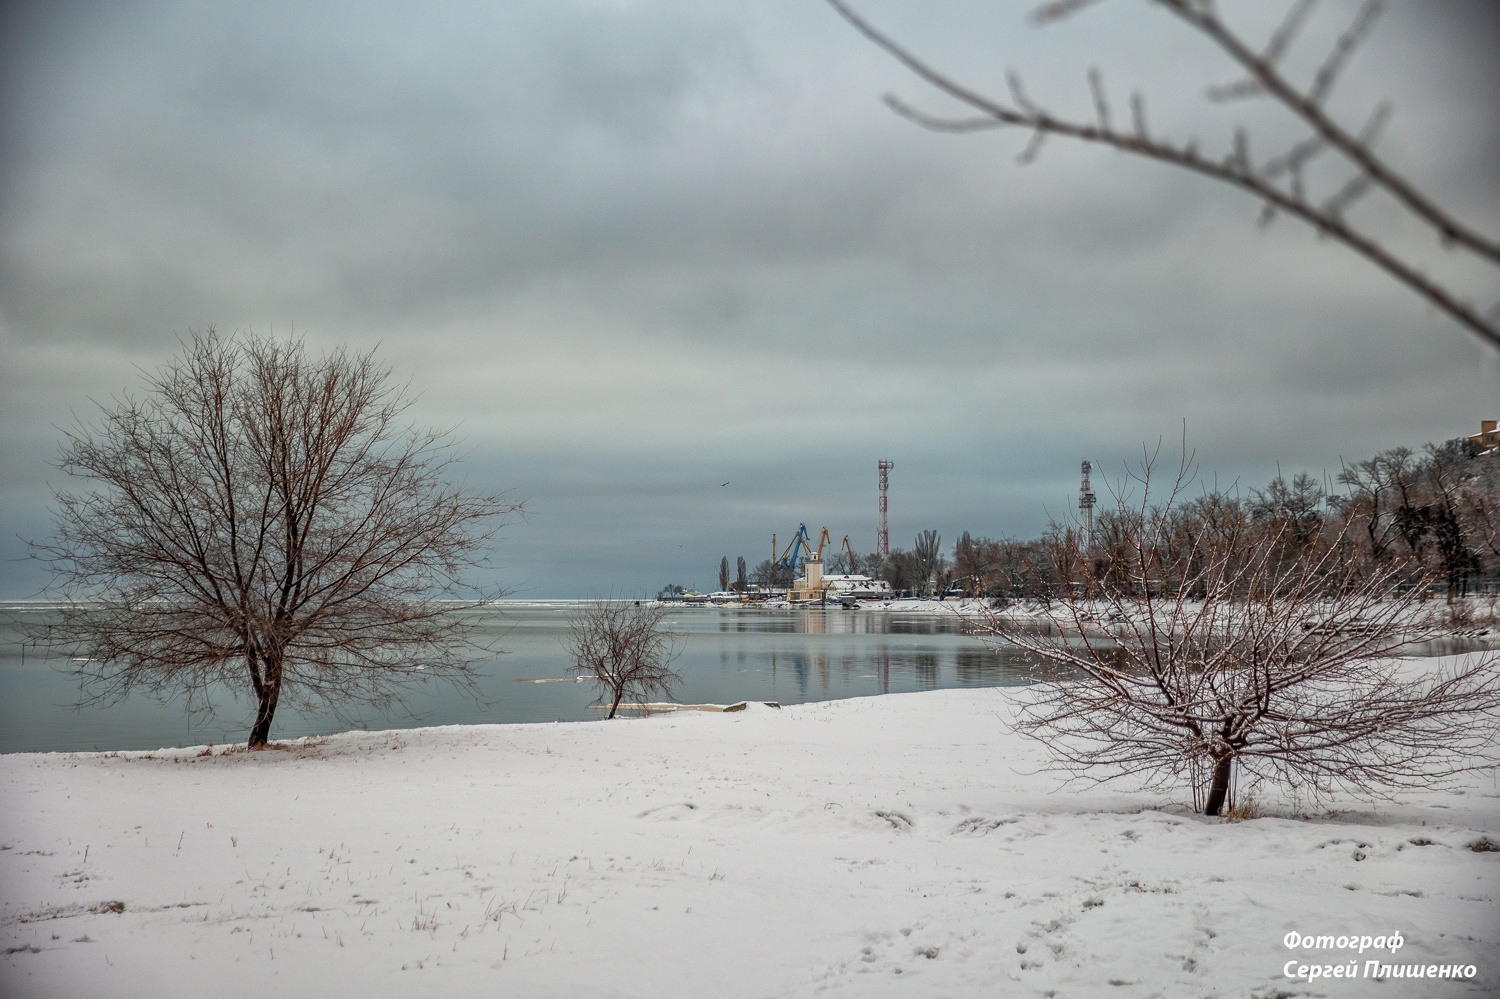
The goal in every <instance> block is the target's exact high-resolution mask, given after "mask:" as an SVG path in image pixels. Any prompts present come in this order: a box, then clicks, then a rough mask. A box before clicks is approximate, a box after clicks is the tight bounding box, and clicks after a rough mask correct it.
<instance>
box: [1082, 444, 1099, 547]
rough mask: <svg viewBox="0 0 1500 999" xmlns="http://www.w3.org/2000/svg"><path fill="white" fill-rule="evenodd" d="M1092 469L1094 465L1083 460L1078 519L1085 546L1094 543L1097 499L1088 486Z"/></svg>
mask: <svg viewBox="0 0 1500 999" xmlns="http://www.w3.org/2000/svg"><path fill="white" fill-rule="evenodd" d="M1093 468H1094V463H1093V462H1091V461H1089V460H1088V459H1087V458H1085V459H1084V460H1083V485H1081V486H1079V487H1078V519H1079V521H1080V523H1081V525H1082V527H1083V530H1082V532H1081V534H1082V540H1083V543H1084V545H1085V546H1088V545H1092V544H1093V543H1094V503H1095V502H1096V501H1097V500H1098V499H1099V497H1097V496H1095V495H1094V490H1093V488H1092V487H1091V486H1090V485H1089V472H1091V471H1093Z"/></svg>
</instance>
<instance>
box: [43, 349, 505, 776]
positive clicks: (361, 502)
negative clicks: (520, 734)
mask: <svg viewBox="0 0 1500 999" xmlns="http://www.w3.org/2000/svg"><path fill="white" fill-rule="evenodd" d="M146 390H147V391H146V392H145V394H144V395H143V396H141V397H140V398H135V397H131V396H126V397H124V398H122V399H118V400H116V401H115V402H113V403H112V404H110V405H105V406H101V407H100V413H99V420H98V423H97V424H96V425H94V426H79V427H78V428H77V429H74V430H72V431H69V432H67V435H66V439H65V441H64V443H63V445H62V448H61V456H60V460H59V462H58V465H59V467H60V468H61V469H62V470H63V471H64V472H66V473H67V474H68V475H69V476H70V477H72V478H73V479H75V480H77V481H79V482H81V483H83V484H84V485H85V486H86V487H87V488H86V489H84V490H83V491H78V492H68V491H59V492H57V493H56V497H55V500H56V513H55V522H56V523H55V531H54V535H53V537H52V538H51V539H50V540H48V541H46V542H39V543H35V544H34V545H33V546H32V550H33V555H34V556H35V557H37V558H40V559H42V560H43V561H45V562H47V563H48V564H49V565H50V566H51V568H52V569H53V571H54V573H55V580H54V583H53V590H54V591H55V592H58V593H60V594H61V596H62V598H63V600H64V607H65V611H64V615H63V618H62V620H61V623H60V624H54V625H52V626H50V627H49V629H48V632H47V634H46V635H45V636H42V637H43V638H44V640H45V641H47V642H49V643H50V644H52V645H53V646H60V647H63V648H65V649H67V650H68V651H69V653H70V654H71V655H72V656H74V657H75V659H76V661H77V662H78V663H79V668H78V672H79V674H80V676H81V678H82V680H83V682H84V689H85V691H86V692H87V693H88V694H89V695H90V696H91V697H93V698H97V699H103V700H114V699H118V698H123V697H124V696H126V695H128V694H130V693H132V692H135V691H145V692H149V693H152V694H155V695H158V696H163V697H170V696H173V695H178V694H186V695H187V699H188V703H189V708H190V709H191V708H193V707H194V706H198V707H201V706H203V705H205V704H206V703H207V696H208V694H209V692H210V690H211V689H212V688H214V687H216V686H219V685H223V686H227V687H230V688H233V689H236V690H244V689H246V688H248V690H249V691H250V693H252V694H253V696H254V699H255V703H256V711H255V717H254V720H253V722H252V724H251V726H250V734H249V739H248V744H249V746H250V747H251V748H258V747H262V746H264V745H266V743H267V740H268V739H269V738H270V733H271V724H272V720H273V718H274V716H275V713H276V708H277V705H278V704H279V703H280V702H281V700H282V699H283V698H290V699H292V700H294V701H297V702H324V703H329V704H332V705H335V706H336V705H338V704H340V703H342V702H345V701H349V700H359V701H364V702H371V703H374V704H375V705H377V706H388V705H390V704H391V703H393V700H394V699H395V698H396V697H397V696H398V695H399V694H400V693H401V691H402V690H403V689H404V688H405V687H406V686H407V685H408V684H410V683H413V682H415V681H419V680H426V679H446V680H450V681H454V682H457V683H460V684H471V683H472V679H473V656H472V653H473V652H474V651H475V650H474V649H473V648H472V647H470V646H468V645H467V644H466V642H465V620H464V617H463V615H462V614H461V613H459V610H460V608H461V607H462V606H463V604H462V603H461V602H460V603H455V602H454V601H455V598H459V597H461V596H463V595H465V594H467V593H469V592H470V591H469V590H467V589H466V587H465V581H464V577H465V574H466V573H467V572H468V571H469V570H472V569H474V568H475V567H477V566H478V565H480V564H481V563H482V562H483V560H484V557H485V553H486V551H487V548H488V545H489V542H490V541H491V539H492V538H493V535H494V532H495V530H496V528H497V526H498V524H499V522H500V518H502V517H503V515H505V514H506V513H509V512H512V511H514V510H515V509H516V506H515V505H513V504H510V503H507V502H506V501H505V500H504V499H503V497H501V496H500V495H477V494H472V493H470V492H469V491H467V490H465V489H463V488H461V487H459V486H457V485H454V484H452V483H451V482H450V481H449V478H450V476H451V474H452V473H453V471H454V463H455V461H456V460H457V456H456V455H455V453H454V450H453V447H454V445H453V442H452V439H451V437H450V436H449V435H447V434H443V433H438V432H434V431H428V430H421V429H416V428H414V427H410V426H407V425H406V424H405V423H404V422H403V418H404V415H405V413H406V411H407V409H408V407H409V405H410V402H409V400H408V397H407V395H406V393H405V391H404V390H403V388H402V387H400V386H399V385H395V384H393V383H392V381H391V375H390V372H389V370H388V369H386V368H385V367H383V366H382V365H381V364H380V363H378V362H377V361H376V359H375V357H374V356H373V354H370V353H365V354H356V353H350V352H348V351H346V350H342V349H340V350H335V351H332V352H330V353H328V354H325V355H324V356H322V357H314V356H312V355H310V354H309V352H308V350H307V349H306V347H305V345H304V344H303V343H301V342H297V341H285V340H275V339H267V338H261V337H257V336H253V335H246V336H235V337H230V338H223V337H220V336H219V335H218V334H216V333H215V331H214V330H213V329H212V328H210V329H209V330H208V331H207V332H205V333H202V334H194V335H192V337H191V339H190V340H189V341H188V342H187V343H186V344H185V345H184V352H183V355H182V356H181V357H179V358H178V359H176V360H174V361H172V362H171V363H170V364H168V365H167V366H166V367H164V368H162V369H161V370H160V371H159V372H157V373H156V374H155V375H152V376H150V377H148V378H147V379H146Z"/></svg>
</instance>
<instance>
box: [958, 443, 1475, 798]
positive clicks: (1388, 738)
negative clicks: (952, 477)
mask: <svg viewBox="0 0 1500 999" xmlns="http://www.w3.org/2000/svg"><path fill="white" fill-rule="evenodd" d="M1152 465H1153V459H1150V458H1148V459H1147V460H1146V461H1145V462H1144V463H1143V465H1142V467H1141V468H1140V469H1139V470H1138V471H1137V473H1136V481H1135V482H1134V483H1133V485H1134V487H1135V488H1137V489H1138V490H1139V498H1138V499H1137V500H1136V501H1135V502H1131V501H1130V499H1129V497H1128V495H1127V494H1126V493H1125V492H1124V491H1123V490H1117V491H1116V510H1115V511H1113V512H1115V513H1116V514H1117V516H1116V517H1115V518H1114V519H1115V523H1116V524H1117V525H1119V526H1120V527H1121V533H1120V537H1119V538H1118V539H1117V544H1116V545H1115V546H1113V547H1112V548H1111V549H1109V550H1108V551H1107V552H1105V553H1104V554H1103V556H1102V557H1097V558H1079V557H1078V554H1077V553H1076V552H1074V551H1071V550H1069V549H1070V547H1071V541H1072V538H1071V535H1070V534H1069V533H1068V532H1057V531H1055V532H1053V535H1052V541H1051V543H1050V548H1051V554H1052V561H1053V571H1054V573H1055V574H1056V575H1057V577H1058V578H1059V581H1060V583H1061V585H1059V586H1057V587H1056V590H1055V593H1056V594H1057V600H1056V602H1054V603H1051V604H1049V605H1048V608H1047V609H1046V610H1043V611H1042V612H1041V621H1040V623H1041V624H1042V625H1044V627H1042V628H1040V629H1038V628H1037V626H1036V625H1037V623H1038V622H1037V621H1035V620H1030V621H1028V620H1027V619H1024V618H1018V617H1006V616H1003V615H998V614H992V615H991V616H990V617H989V618H988V620H987V622H986V624H985V625H983V626H982V628H981V629H980V630H981V631H982V632H984V633H987V634H990V635H995V636H1001V637H1002V638H1003V639H1004V641H1005V642H1007V643H1010V644H1014V645H1018V646H1020V647H1022V648H1023V649H1026V650H1028V651H1029V652H1031V653H1032V654H1034V655H1035V656H1036V657H1037V658H1038V659H1039V661H1040V662H1042V663H1043V664H1044V665H1043V666H1042V667H1041V671H1040V682H1039V683H1038V684H1036V686H1035V687H1034V688H1033V689H1034V691H1035V696H1034V698H1033V699H1030V700H1029V701H1028V702H1027V703H1025V704H1024V705H1023V707H1022V709H1021V715H1020V718H1019V720H1018V723H1017V728H1018V729H1019V731H1021V732H1023V733H1025V734H1027V735H1030V736H1033V737H1035V738H1037V739H1040V740H1041V741H1042V742H1044V743H1045V744H1046V745H1047V746H1048V748H1049V749H1050V750H1051V751H1052V753H1053V755H1054V756H1055V758H1056V759H1057V761H1058V765H1059V767H1060V768H1061V769H1063V770H1064V771H1065V772H1068V773H1070V774H1072V775H1074V776H1077V777H1081V778H1084V779H1091V780H1097V781H1104V780H1110V779H1114V778H1117V777H1122V776H1134V777H1140V778H1143V779H1144V780H1145V781H1146V783H1147V785H1148V786H1162V785H1167V784H1172V783H1177V782H1182V781H1186V782H1188V783H1190V784H1191V787H1192V790H1193V796H1194V805H1195V807H1201V808H1202V810H1203V811H1204V813H1206V814H1209V815H1217V814H1219V813H1220V811H1221V810H1222V809H1224V808H1225V807H1226V806H1230V805H1232V796H1233V791H1234V788H1235V786H1236V782H1237V781H1238V783H1239V784H1240V785H1241V786H1243V785H1244V784H1245V783H1246V782H1247V781H1248V782H1249V783H1251V784H1253V783H1255V782H1257V781H1263V780H1264V781H1274V782H1278V783H1280V784H1283V785H1285V786H1288V787H1291V788H1294V789H1300V790H1306V791H1310V792H1311V793H1313V794H1314V795H1317V794H1322V793H1325V792H1327V791H1330V790H1332V789H1335V788H1345V789H1352V790H1355V791H1358V792H1366V793H1368V792H1376V793H1378V792H1381V791H1385V790H1387V789H1391V788H1402V787H1416V786H1429V785H1431V784H1433V783H1435V782H1441V781H1442V780H1443V779H1444V778H1446V777H1451V776H1452V775H1454V774H1456V773H1459V772H1462V771H1465V770H1469V769H1474V768H1477V767H1481V766H1489V765H1492V761H1490V760H1489V759H1488V758H1487V757H1486V756H1484V755H1482V750H1483V748H1484V747H1485V746H1487V745H1489V744H1490V743H1492V741H1493V739H1494V737H1495V727H1494V723H1495V720H1496V717H1497V712H1500V657H1497V656H1495V655H1494V654H1489V655H1475V656H1471V657H1469V658H1467V659H1463V660H1456V661H1451V662H1449V663H1447V664H1442V665H1436V666H1417V665H1414V664H1413V663H1412V662H1411V661H1409V660H1401V659H1399V658H1397V657H1398V656H1400V655H1401V654H1402V653H1403V650H1404V649H1406V648H1407V647H1408V646H1409V645H1410V643H1412V642H1414V641H1421V640H1423V639H1425V638H1431V637H1434V636H1435V635H1437V634H1439V633H1441V631H1442V621H1441V620H1440V619H1439V618H1438V616H1437V615H1435V614H1434V613H1433V612H1432V610H1431V605H1430V604H1428V603H1424V602H1423V601H1422V600H1421V592H1420V591H1421V589H1422V585H1423V584H1424V583H1425V581H1426V579H1427V577H1426V576H1424V575H1422V574H1420V572H1419V571H1418V570H1417V567H1416V566H1415V565H1414V564H1412V563H1409V562H1403V561H1400V560H1396V559H1393V558H1387V559H1385V560H1383V561H1382V562H1381V563H1379V564H1376V565H1373V566H1372V565H1359V564H1356V562H1355V561H1353V560H1350V559H1349V558H1347V557H1345V554H1344V552H1343V550H1342V548H1341V547H1340V546H1337V545H1328V546H1325V547H1323V548H1322V549H1321V550H1315V549H1313V548H1312V547H1310V546H1303V547H1301V548H1300V549H1298V550H1299V551H1300V552H1301V557H1300V558H1296V559H1285V558H1282V557H1280V555H1279V554H1278V553H1280V552H1282V551H1284V550H1285V549H1286V547H1287V546H1288V544H1289V543H1290V542H1291V541H1292V538H1291V535H1293V534H1294V533H1295V532H1296V531H1297V527H1296V525H1295V523H1293V522H1289V521H1287V520H1269V521H1260V522H1257V521H1254V520H1253V519H1250V518H1245V517H1234V518H1227V519H1221V520H1220V522H1219V524H1218V526H1217V527H1215V528H1213V529H1206V528H1203V525H1199V529H1196V530H1193V531H1186V532H1185V531H1184V525H1183V521H1184V515H1185V513H1186V512H1187V510H1186V509H1185V508H1186V507H1188V506H1189V504H1184V503H1183V502H1182V498H1183V497H1182V492H1183V488H1184V486H1185V485H1186V484H1187V482H1188V481H1189V479H1190V474H1189V472H1188V463H1187V462H1186V461H1185V462H1184V465H1183V467H1182V470H1180V471H1179V474H1178V476H1177V477H1176V479H1175V481H1174V482H1173V483H1172V484H1171V486H1170V487H1169V488H1168V489H1166V490H1165V491H1161V490H1157V491H1153V488H1152V481H1151V476H1152ZM1158 492H1162V493H1163V494H1162V495H1158V494H1157V493H1158ZM1184 539H1186V541H1184ZM1096 554H1098V553H1096Z"/></svg>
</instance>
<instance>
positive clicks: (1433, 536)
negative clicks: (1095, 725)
mask: <svg viewBox="0 0 1500 999" xmlns="http://www.w3.org/2000/svg"><path fill="white" fill-rule="evenodd" d="M1129 517H1130V514H1129V513H1128V512H1122V510H1121V509H1120V508H1118V507H1117V508H1114V509H1105V510H1101V511H1100V512H1099V514H1098V515H1097V517H1096V519H1095V522H1094V529H1093V532H1092V536H1091V537H1089V538H1084V537H1082V536H1081V530H1080V527H1079V525H1078V524H1076V523H1064V524H1053V525H1052V526H1051V527H1049V528H1048V530H1047V531H1046V532H1045V533H1043V535H1042V536H1041V537H1039V538H1035V539H1031V540H1018V539H1015V538H999V539H996V538H984V537H974V536H973V535H972V534H971V533H970V532H968V531H964V532H963V533H962V534H960V535H959V537H958V540H957V541H955V542H954V543H953V546H952V548H951V549H948V550H947V551H946V552H945V551H944V549H943V546H942V538H941V537H940V535H939V534H938V532H937V531H934V530H926V531H922V532H921V533H919V534H918V535H917V536H916V537H915V538H914V539H913V541H912V545H911V547H910V548H901V547H896V548H893V549H892V550H891V551H890V552H889V553H888V554H881V553H878V552H871V553H870V554H868V555H864V556H860V557H858V558H851V557H850V554H849V553H848V552H845V551H843V550H839V551H837V552H834V553H833V554H829V555H826V556H825V558H824V571H825V573H826V574H830V575H835V574H844V573H850V574H852V573H859V574H863V575H867V576H870V577H872V578H875V579H882V580H885V581H886V582H887V583H889V584H890V586H891V589H892V590H893V591H894V592H895V593H897V594H899V595H903V596H915V597H929V596H938V595H942V594H963V595H965V596H978V597H987V598H991V599H998V600H1016V599H1037V598H1048V597H1052V596H1055V595H1056V594H1057V592H1058V590H1059V587H1062V586H1065V585H1068V584H1067V583H1066V582H1065V581H1064V579H1062V578H1061V577H1060V576H1059V573H1058V569H1057V558H1056V555H1057V550H1058V547H1059V545H1062V546H1064V547H1066V548H1067V549H1068V550H1070V551H1072V552H1075V553H1076V555H1075V556H1074V557H1076V558H1081V559H1090V560H1092V562H1093V563H1094V565H1093V568H1095V569H1101V570H1102V569H1107V568H1108V567H1109V566H1111V565H1114V564H1119V563H1121V560H1122V558H1123V552H1124V550H1125V547H1127V546H1126V544H1125V542H1126V540H1127V539H1131V538H1134V537H1135V531H1136V528H1137V527H1138V525H1136V524H1134V523H1130V522H1127V521H1128V518H1129ZM1168 521H1169V522H1170V523H1171V524H1172V525H1173V532H1174V535H1175V536H1174V537H1170V538H1168V537H1163V538H1161V539H1160V541H1161V543H1162V544H1167V545H1177V546H1180V547H1181V546H1186V547H1191V546H1192V545H1193V544H1195V543H1196V542H1197V541H1198V540H1200V539H1204V538H1210V539H1211V538H1215V537H1223V536H1225V535H1226V534H1227V533H1229V532H1242V531H1250V532H1258V533H1259V534H1260V535H1262V536H1264V537H1266V538H1268V539H1269V538H1271V537H1273V536H1274V538H1275V539H1276V540H1275V546H1276V549H1277V554H1278V557H1280V558H1282V559H1288V560H1296V559H1305V558H1311V557H1314V556H1320V555H1321V554H1322V553H1324V552H1326V551H1328V550H1330V549H1337V550H1338V551H1339V552H1340V553H1341V555H1342V556H1343V557H1345V558H1348V559H1350V560H1352V561H1354V562H1356V563H1358V564H1361V565H1365V566H1367V567H1369V568H1370V569H1371V570H1372V571H1373V570H1375V569H1377V568H1384V567H1388V566H1390V565H1393V564H1401V565H1403V566H1406V567H1407V569H1408V570H1409V575H1410V577H1411V578H1412V579H1413V580H1415V579H1417V578H1424V579H1433V578H1436V579H1438V580H1439V581H1440V585H1441V586H1442V588H1443V589H1444V590H1445V592H1446V595H1447V596H1448V597H1449V598H1450V599H1451V598H1453V597H1458V596H1462V595H1464V594H1467V593H1470V592H1473V591H1475V590H1483V591H1487V592H1489V591H1494V590H1496V589H1500V451H1497V450H1496V449H1490V450H1488V451H1486V450H1483V449H1481V448H1478V447H1476V446H1475V445H1473V444H1472V443H1471V442H1470V441H1469V439H1468V438H1464V437H1460V438H1457V439H1455V440H1451V441H1448V442H1446V443H1443V444H1428V445H1426V446H1425V447H1424V448H1422V449H1421V450H1420V451H1413V450H1411V449H1410V448H1404V447H1400V448H1392V449H1391V450H1388V451H1384V452H1381V453H1380V454H1378V455H1376V456H1375V457H1373V458H1370V459H1368V460H1365V461H1358V462H1354V463H1353V464H1350V465H1346V466H1344V467H1343V468H1341V469H1340V470H1339V472H1338V473H1337V475H1334V476H1332V477H1330V478H1329V479H1327V480H1320V479H1318V478H1315V477H1313V476H1311V475H1308V474H1306V473H1298V474H1296V475H1294V476H1292V477H1291V478H1290V479H1288V478H1286V477H1285V476H1282V475H1277V476H1276V477H1275V478H1274V479H1272V480H1271V481H1270V482H1269V483H1267V484H1266V485H1265V486H1264V487H1263V488H1250V489H1248V490H1243V491H1242V490H1241V489H1239V487H1237V486H1236V487H1233V488H1230V489H1227V490H1220V489H1209V490H1205V491H1203V492H1202V493H1201V494H1200V495H1198V496H1197V497H1195V498H1193V499H1191V500H1186V501H1182V502H1180V503H1178V504H1177V505H1176V506H1175V507H1174V509H1173V510H1172V511H1171V517H1170V518H1168ZM718 570H719V571H718V582H719V588H720V589H721V590H730V591H734V592H745V591H746V590H748V589H749V588H750V586H752V585H754V586H758V587H763V588H767V589H785V588H786V587H788V586H790V585H791V583H792V579H793V576H794V573H793V571H792V570H791V569H790V568H787V567H785V566H779V565H777V564H776V563H775V562H773V561H772V560H771V559H763V560H762V561H761V562H760V564H758V565H757V566H755V567H754V568H753V569H749V570H748V571H747V566H746V563H745V558H744V556H740V557H739V558H738V559H737V560H736V563H735V565H734V570H733V572H731V563H730V561H729V558H728V557H727V556H726V557H724V558H722V559H720V560H719V566H718ZM1123 572H1124V569H1123V567H1121V568H1119V569H1118V570H1117V573H1116V574H1117V575H1118V574H1119V573H1123ZM663 592H664V593H665V592H666V591H663Z"/></svg>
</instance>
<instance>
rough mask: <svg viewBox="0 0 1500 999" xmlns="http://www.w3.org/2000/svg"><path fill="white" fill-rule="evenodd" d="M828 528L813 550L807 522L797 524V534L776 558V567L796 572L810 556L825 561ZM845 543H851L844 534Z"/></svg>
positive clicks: (824, 529)
mask: <svg viewBox="0 0 1500 999" xmlns="http://www.w3.org/2000/svg"><path fill="white" fill-rule="evenodd" d="M828 541H829V534H828V528H826V527H825V528H823V534H822V535H821V536H820V537H819V538H818V547H817V550H816V551H813V542H812V537H811V536H809V535H808V533H807V525H806V524H798V525H797V534H796V536H795V537H793V538H792V540H791V541H789V542H787V546H786V548H784V549H782V552H781V557H780V558H778V559H777V560H776V568H778V569H785V570H787V571H788V572H791V573H793V574H795V573H796V572H797V567H798V565H799V563H800V562H803V561H806V560H807V559H808V558H813V559H816V560H817V561H819V562H821V561H823V548H824V546H825V545H827V544H828ZM844 543H845V544H846V545H847V544H848V543H849V537H848V535H845V536H844Z"/></svg>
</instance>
